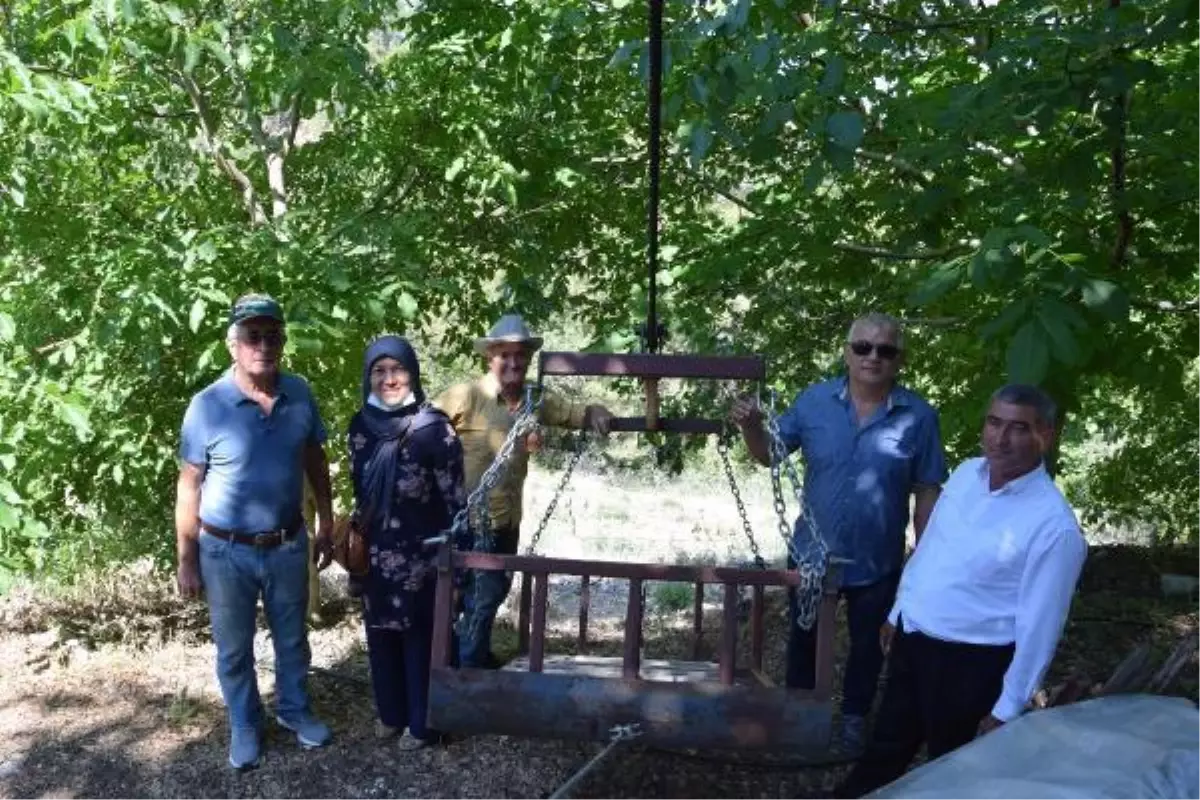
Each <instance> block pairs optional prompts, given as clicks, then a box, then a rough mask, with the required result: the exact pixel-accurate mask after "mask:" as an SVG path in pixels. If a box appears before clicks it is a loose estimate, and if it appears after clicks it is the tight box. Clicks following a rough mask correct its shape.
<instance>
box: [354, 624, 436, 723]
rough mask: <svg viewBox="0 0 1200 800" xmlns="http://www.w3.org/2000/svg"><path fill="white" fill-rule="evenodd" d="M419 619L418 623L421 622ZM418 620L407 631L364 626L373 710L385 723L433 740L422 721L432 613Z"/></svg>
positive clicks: (426, 706)
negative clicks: (373, 696)
mask: <svg viewBox="0 0 1200 800" xmlns="http://www.w3.org/2000/svg"><path fill="white" fill-rule="evenodd" d="M424 622H425V620H422V621H421V623H424ZM421 623H418V624H416V625H414V626H413V627H412V628H410V629H409V630H407V631H390V630H384V629H381V628H370V627H368V628H367V656H368V658H369V659H370V662H371V688H372V689H373V690H374V692H375V709H376V710H377V711H378V713H379V721H380V722H382V723H383V724H384V725H388V726H390V727H393V728H397V729H400V730H403V729H404V728H408V732H409V733H410V734H412V735H413V736H415V737H416V738H418V739H433V738H436V737H437V734H436V732H434V731H431V730H429V728H428V727H427V726H426V724H425V718H426V715H427V714H428V713H429V659H430V654H431V651H432V649H433V636H432V628H433V614H432V609H431V610H430V614H429V620H428V623H429V624H421Z"/></svg>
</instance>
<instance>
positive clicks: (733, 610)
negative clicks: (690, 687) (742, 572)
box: [720, 583, 738, 686]
mask: <svg viewBox="0 0 1200 800" xmlns="http://www.w3.org/2000/svg"><path fill="white" fill-rule="evenodd" d="M737 607H738V587H737V584H733V583H727V584H725V603H724V607H723V608H722V609H721V653H720V662H721V683H722V684H723V685H725V686H732V685H733V673H734V672H735V671H736V670H737V629H738V617H737V611H738V609H737Z"/></svg>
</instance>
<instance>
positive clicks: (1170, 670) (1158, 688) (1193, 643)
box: [1146, 633, 1200, 693]
mask: <svg viewBox="0 0 1200 800" xmlns="http://www.w3.org/2000/svg"><path fill="white" fill-rule="evenodd" d="M1196 650H1200V633H1193V634H1190V636H1188V637H1187V638H1184V639H1183V640H1182V642H1180V644H1178V645H1177V646H1176V648H1175V650H1172V651H1171V655H1169V656H1166V661H1164V662H1163V666H1162V668H1159V670H1158V672H1157V673H1154V676H1153V678H1151V679H1150V684H1147V685H1146V691H1147V692H1154V693H1159V692H1165V691H1166V690H1168V688H1169V687H1170V686H1171V684H1172V682H1175V679H1176V678H1177V676H1178V674H1180V672H1181V670H1182V669H1183V667H1184V666H1187V664H1188V662H1190V661H1192V656H1193V655H1195V652H1196Z"/></svg>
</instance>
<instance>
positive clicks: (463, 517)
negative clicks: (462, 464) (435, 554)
mask: <svg viewBox="0 0 1200 800" xmlns="http://www.w3.org/2000/svg"><path fill="white" fill-rule="evenodd" d="M540 407H541V398H538V399H537V400H536V401H535V400H534V397H533V390H532V388H529V389H526V391H525V402H524V403H522V405H521V408H520V409H519V410H518V411H517V415H516V418H515V419H514V420H513V424H512V427H511V428H509V430H508V435H507V436H505V437H504V442H503V444H501V445H500V449H499V451H497V453H496V458H495V459H493V460H492V463H491V464H489V465H488V468H487V469H486V470H484V472H483V475H481V476H480V478H479V485H478V486H476V487H475V489H474V490H473V491H472V492H471V494H470V495H468V496H467V502H466V503H465V504H464V505H463V507H462V508H461V509H459V511H458V513H457V514H455V515H454V521H453V522H451V523H450V527H449V528H447V529H446V530H445V531H443V532H442V533H441V534H440V535H438V536H435V537H433V538H430V539H426V540H425V544H437V543H439V542H444V541H447V540H450V541H454V540H456V539H457V538H458V536H460V535H461V534H462V533H464V532H466V531H467V530H471V531H473V532H474V535H475V545H476V549H477V550H479V549H480V545H483V546H484V548H485V549H486V550H490V549H491V548H492V545H493V541H492V537H491V527H492V525H491V516H490V514H489V509H488V502H487V501H488V497H489V496H490V495H491V492H492V489H495V488H496V485H497V484H499V483H500V479H501V478H502V477H503V475H504V469H505V467H507V466H508V462H509V461H511V460H512V457H513V453H515V452H516V449H517V444H518V443H519V442H520V441H521V440H522V439H524V438H525V436H526V435H527V434H529V433H530V432H532V431H533V430H535V429H536V428H537V426H538V420H537V412H538V409H539V408H540Z"/></svg>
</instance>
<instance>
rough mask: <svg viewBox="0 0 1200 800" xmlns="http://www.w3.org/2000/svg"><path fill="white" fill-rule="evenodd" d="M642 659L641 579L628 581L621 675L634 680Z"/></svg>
mask: <svg viewBox="0 0 1200 800" xmlns="http://www.w3.org/2000/svg"><path fill="white" fill-rule="evenodd" d="M641 659H642V581H641V579H640V578H633V579H632V580H630V581H629V601H628V603H627V604H626V606H625V655H624V658H623V659H622V663H621V672H622V676H623V677H624V678H625V679H626V680H635V679H636V678H637V677H638V674H639V672H640V669H641Z"/></svg>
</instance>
